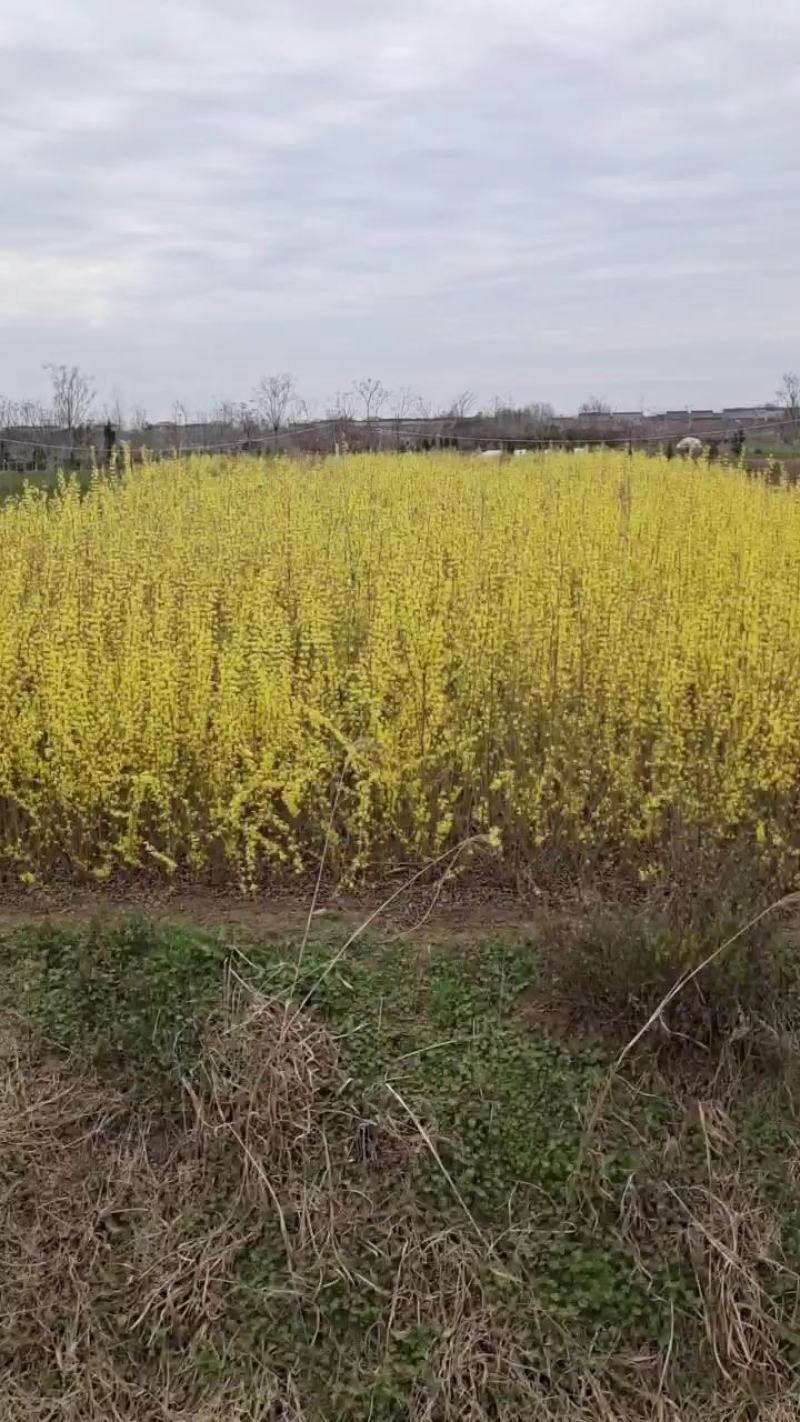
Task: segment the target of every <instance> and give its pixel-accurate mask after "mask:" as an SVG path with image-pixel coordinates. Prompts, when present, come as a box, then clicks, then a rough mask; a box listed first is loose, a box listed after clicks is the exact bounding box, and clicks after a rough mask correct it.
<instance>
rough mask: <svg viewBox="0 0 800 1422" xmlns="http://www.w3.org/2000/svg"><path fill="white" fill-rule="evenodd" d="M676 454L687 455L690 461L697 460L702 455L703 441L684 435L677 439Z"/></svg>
mask: <svg viewBox="0 0 800 1422" xmlns="http://www.w3.org/2000/svg"><path fill="white" fill-rule="evenodd" d="M675 450H676V453H677V454H683V455H688V457H689V458H690V459H699V458H700V455H701V454H702V453H703V441H702V440H701V439H697V438H696V437H695V436H694V435H685V436H684V438H683V439H679V440H678V443H677V444H676V446H675Z"/></svg>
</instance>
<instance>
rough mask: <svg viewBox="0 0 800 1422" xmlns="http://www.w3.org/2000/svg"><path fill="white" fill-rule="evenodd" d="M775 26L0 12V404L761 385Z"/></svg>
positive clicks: (779, 9) (429, 7)
mask: <svg viewBox="0 0 800 1422" xmlns="http://www.w3.org/2000/svg"><path fill="white" fill-rule="evenodd" d="M798 40H800V12H797V11H796V8H795V5H794V0H775V2H774V4H773V6H772V7H771V10H770V14H769V15H767V16H762V17H760V18H759V20H758V23H756V22H755V20H754V16H753V12H752V7H750V6H749V5H747V4H746V3H745V0H731V3H730V4H729V5H728V6H726V7H724V8H723V7H721V6H720V5H719V4H718V0H675V3H673V4H672V5H670V6H668V7H667V6H662V5H661V4H660V3H658V0H563V3H562V4H561V6H559V7H558V8H556V7H552V6H550V5H549V4H547V5H546V4H545V3H544V0H406V3H401V0H387V3H385V4H383V5H381V6H380V7H376V6H375V5H374V4H373V3H372V2H371V0H341V3H339V4H338V5H336V6H332V5H331V4H330V3H329V0H305V3H304V4H303V6H302V7H300V6H298V5H297V4H296V3H293V0H233V3H229V4H228V5H226V6H225V7H224V9H223V8H222V7H220V6H219V5H217V4H214V3H213V0H192V2H191V3H188V0H186V3H180V4H175V3H173V4H171V5H169V6H163V5H160V4H157V3H156V0H139V3H138V5H137V6H136V7H130V8H129V9H127V10H125V11H124V12H123V11H120V13H117V12H116V9H109V7H108V6H107V4H105V3H102V0H28V3H26V4H22V3H21V0H6V3H5V5H4V7H3V13H2V16H0V48H1V49H2V54H3V74H4V84H3V87H2V90H0V122H2V124H3V129H4V134H5V137H6V142H5V143H4V145H3V149H2V153H1V154H0V181H1V182H2V189H0V191H2V213H3V217H2V225H0V309H2V308H5V310H4V314H5V317H6V319H5V321H4V322H3V324H2V328H0V392H2V393H5V392H6V391H7V392H8V393H10V394H13V393H21V392H22V390H23V388H24V389H31V390H35V389H36V388H37V387H38V386H39V385H40V381H41V374H40V367H41V364H42V362H43V361H45V360H48V359H56V360H60V359H70V360H73V359H76V360H80V361H81V362H82V363H84V364H86V365H88V366H90V367H91V368H94V369H95V371H96V373H97V374H99V375H100V376H101V378H102V379H107V382H108V386H109V388H110V387H111V386H112V385H117V386H118V387H120V389H122V390H124V391H125V393H126V394H127V396H128V398H129V399H130V400H131V401H134V400H135V401H139V400H144V401H145V402H146V403H148V404H149V405H150V406H151V408H152V409H153V410H154V411H155V410H157V409H160V408H164V407H166V406H167V405H168V404H169V402H170V401H171V399H172V398H173V396H174V395H175V394H176V393H178V394H180V395H181V396H182V398H184V399H186V400H188V401H189V402H190V403H192V404H197V405H203V404H207V403H208V401H209V400H211V399H212V398H213V397H214V396H215V395H218V394H221V393H225V392H229V393H231V394H237V393H247V391H248V390H249V389H250V387H251V386H252V384H253V382H254V380H255V378H256V377H257V375H258V374H259V373H261V372H262V371H263V370H264V369H268V368H271V367H274V368H281V369H282V368H286V367H289V368H292V369H294V370H295V372H296V375H297V377H298V380H299V381H300V383H301V384H302V385H303V387H304V389H305V390H307V392H308V394H309V395H310V396H311V397H312V399H316V400H317V402H319V403H324V400H325V398H326V396H327V395H328V394H330V393H331V392H332V391H333V390H335V389H336V388H339V387H341V386H342V385H343V384H347V383H348V381H349V379H350V378H352V377H353V376H356V375H358V374H359V373H361V372H363V370H364V369H371V370H374V371H375V372H376V373H378V374H380V375H381V376H382V377H383V379H384V380H385V381H386V382H387V383H394V384H404V385H416V386H418V387H420V388H422V389H424V390H425V391H426V393H428V394H429V395H430V396H431V397H432V398H433V399H446V398H447V397H448V396H449V395H450V394H452V392H453V391H454V390H457V389H459V388H462V387H463V386H465V385H467V384H469V385H472V386H474V387H475V388H476V389H478V390H479V391H480V392H481V394H482V395H484V396H485V397H486V398H488V397H490V396H491V394H492V392H493V391H495V390H501V391H503V392H507V393H508V394H509V395H512V396H513V397H515V398H520V399H533V398H542V399H550V400H553V401H554V403H556V404H559V405H564V406H568V405H570V404H574V403H575V402H576V401H577V400H578V399H580V398H581V397H582V396H583V395H585V394H586V393H587V392H590V391H597V392H599V393H602V394H606V395H607V396H608V397H609V398H611V399H613V400H615V401H617V402H618V403H620V404H624V405H631V404H633V403H636V402H637V401H638V399H639V397H640V395H641V396H643V398H644V399H645V400H646V401H647V402H648V403H658V400H659V397H660V394H662V393H664V392H667V393H668V394H669V398H670V399H672V398H674V396H673V393H672V392H674V391H675V390H676V389H677V388H678V387H680V388H681V389H683V388H684V387H685V395H684V396H683V398H685V399H688V400H691V399H693V398H694V399H696V401H697V403H713V402H725V403H733V402H737V401H740V400H747V399H754V400H755V399H759V398H761V397H763V396H764V395H765V394H768V393H769V392H770V391H771V390H772V389H773V387H774V385H775V383H776V380H777V378H778V376H779V374H780V371H781V369H783V368H784V367H785V366H787V365H791V364H795V365H796V364H800V349H798V348H797V347H796V346H795V344H794V343H795V341H796V340H797V337H796V335H795V333H794V331H793V329H792V321H791V319H790V317H789V313H790V312H791V310H792V306H793V304H794V305H795V306H796V303H797V298H798V296H799V295H800V273H798V270H797V264H796V261H795V255H794V254H795V251H796V246H797V226H798V215H800V214H799V212H798V209H799V208H800V190H799V189H798V184H797V180H796V175H795V170H796V163H795V152H794V149H795V137H794V135H795V132H796V127H797V120H798V116H800V90H799V89H798V83H797V71H796V54H797V42H798ZM694 390H696V394H694V393H693V392H694Z"/></svg>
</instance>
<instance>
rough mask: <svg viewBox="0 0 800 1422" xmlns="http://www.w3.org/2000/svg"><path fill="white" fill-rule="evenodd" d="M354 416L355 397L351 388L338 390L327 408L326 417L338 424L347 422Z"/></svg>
mask: <svg viewBox="0 0 800 1422" xmlns="http://www.w3.org/2000/svg"><path fill="white" fill-rule="evenodd" d="M355 417H356V398H355V395H354V394H353V391H352V390H339V391H337V393H336V394H335V395H334V397H333V399H332V401H331V403H330V407H329V409H328V419H329V420H338V422H339V424H349V423H350V421H351V420H354V419H355Z"/></svg>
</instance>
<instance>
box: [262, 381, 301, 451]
mask: <svg viewBox="0 0 800 1422" xmlns="http://www.w3.org/2000/svg"><path fill="white" fill-rule="evenodd" d="M253 399H254V401H255V405H256V408H257V410H258V412H259V414H260V416H261V418H262V419H263V420H264V422H265V424H267V425H268V426H269V428H270V429H271V430H272V433H273V434H274V435H277V434H278V433H279V432H280V430H281V429H282V428H283V426H284V425H285V424H288V422H289V421H290V420H291V419H292V418H293V417H294V415H295V414H296V413H297V411H298V409H299V408H301V404H302V402H301V401H300V398H299V396H298V394H297V390H296V388H295V383H294V376H293V375H289V374H288V373H287V372H286V371H284V372H283V374H281V375H262V377H261V379H260V380H259V382H258V385H257V386H256V389H255V394H254V396H253Z"/></svg>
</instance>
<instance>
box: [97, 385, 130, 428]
mask: <svg viewBox="0 0 800 1422" xmlns="http://www.w3.org/2000/svg"><path fill="white" fill-rule="evenodd" d="M102 418H103V421H104V423H108V424H110V425H113V426H114V429H116V430H122V429H124V428H125V411H124V410H123V408H122V401H121V400H120V398H119V393H118V391H116V390H115V391H114V394H113V396H112V398H111V399H110V400H107V401H106V403H105V405H104V406H103V416H102Z"/></svg>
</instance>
